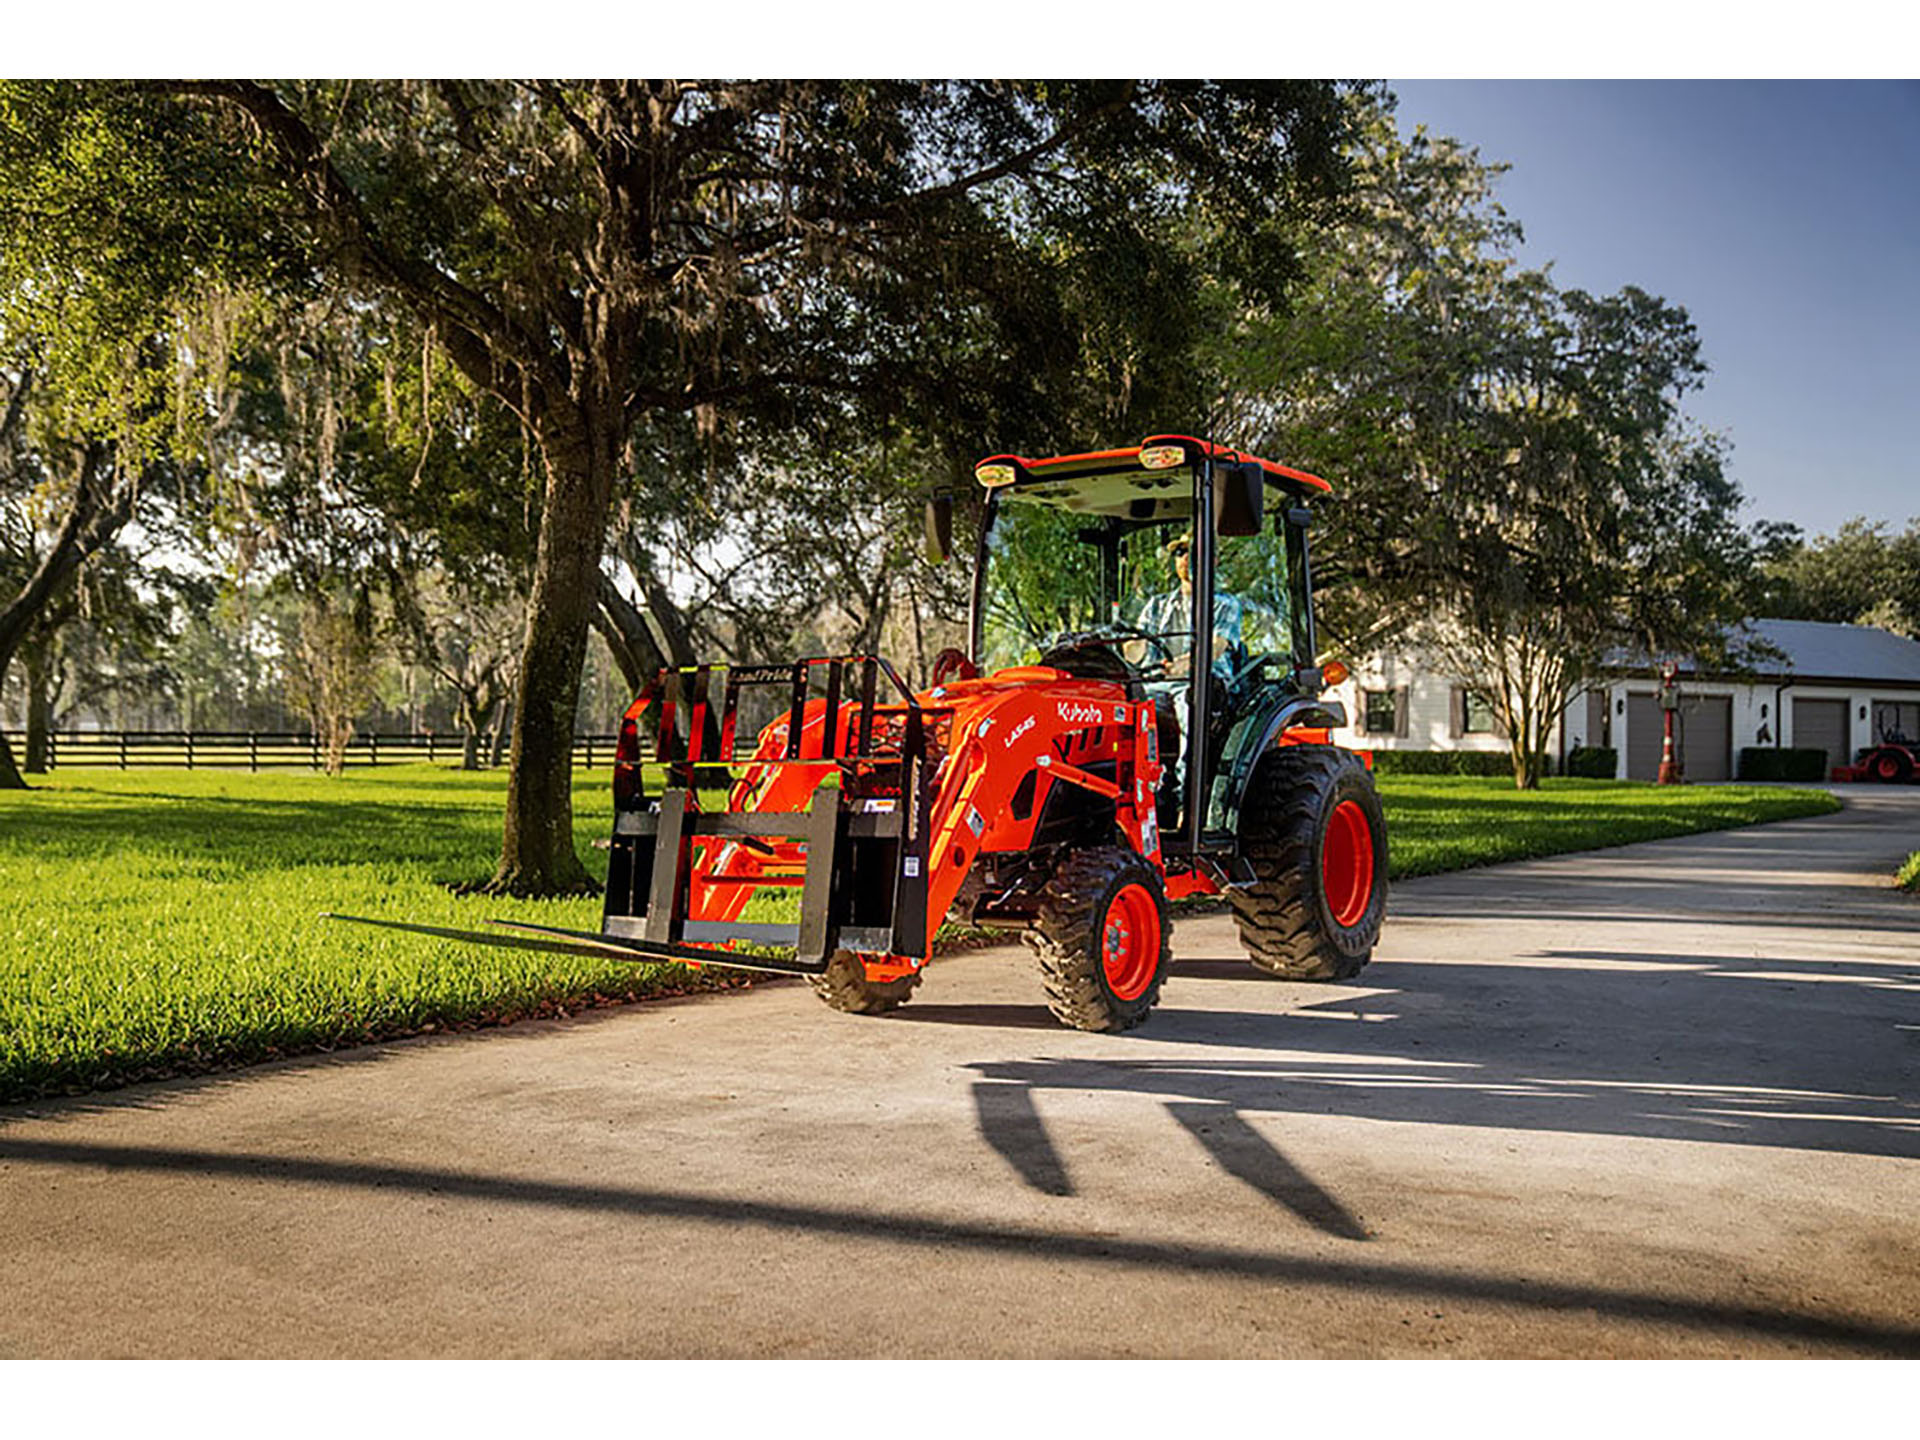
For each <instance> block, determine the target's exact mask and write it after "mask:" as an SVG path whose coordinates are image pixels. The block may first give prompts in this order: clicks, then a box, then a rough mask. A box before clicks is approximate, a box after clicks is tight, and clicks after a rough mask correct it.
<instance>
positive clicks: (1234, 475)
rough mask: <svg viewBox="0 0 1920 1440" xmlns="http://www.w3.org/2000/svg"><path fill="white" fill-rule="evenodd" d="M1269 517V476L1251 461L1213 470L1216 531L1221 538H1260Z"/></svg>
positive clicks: (1214, 522)
mask: <svg viewBox="0 0 1920 1440" xmlns="http://www.w3.org/2000/svg"><path fill="white" fill-rule="evenodd" d="M1266 516H1267V474H1266V471H1264V470H1262V469H1261V468H1260V467H1259V466H1258V465H1256V464H1254V463H1253V462H1251V461H1242V462H1241V463H1240V464H1238V465H1217V466H1215V467H1214V471H1213V529H1214V533H1215V534H1218V535H1258V534H1259V533H1260V527H1261V524H1262V523H1263V522H1264V521H1265V519H1266Z"/></svg>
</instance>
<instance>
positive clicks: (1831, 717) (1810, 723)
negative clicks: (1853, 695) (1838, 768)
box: [1793, 696, 1853, 766]
mask: <svg viewBox="0 0 1920 1440" xmlns="http://www.w3.org/2000/svg"><path fill="white" fill-rule="evenodd" d="M1793 743H1794V744H1795V745H1796V746H1804V747H1805V748H1807V749H1809V750H1812V749H1816V748H1817V749H1821V750H1824V751H1826V752H1827V764H1828V765H1829V766H1833V765H1845V764H1846V763H1847V762H1848V761H1849V760H1851V759H1852V758H1853V756H1852V754H1851V753H1850V752H1849V750H1848V748H1847V702H1846V701H1845V700H1802V699H1800V698H1799V697H1798V696H1796V697H1795V698H1794V702H1793Z"/></svg>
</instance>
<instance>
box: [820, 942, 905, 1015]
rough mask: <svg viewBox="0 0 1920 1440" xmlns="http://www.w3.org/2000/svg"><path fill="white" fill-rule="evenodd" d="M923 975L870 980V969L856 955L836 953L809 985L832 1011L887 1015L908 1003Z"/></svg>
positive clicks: (840, 951) (844, 951)
mask: <svg viewBox="0 0 1920 1440" xmlns="http://www.w3.org/2000/svg"><path fill="white" fill-rule="evenodd" d="M921 974H922V972H921V971H919V970H916V971H914V972H913V973H912V974H911V975H902V976H901V977H900V978H899V979H898V980H869V979H868V978H867V967H866V965H865V964H863V963H862V961H861V959H860V957H859V956H858V955H857V954H855V953H854V952H853V951H851V950H836V951H834V952H833V958H832V959H831V960H829V961H828V962H827V968H826V969H825V970H824V971H822V972H821V973H820V974H818V975H809V976H808V977H807V984H809V985H811V986H812V987H813V993H814V994H816V995H818V996H819V997H820V998H821V999H822V1000H824V1001H826V1002H827V1004H828V1006H830V1007H831V1008H832V1009H835V1010H840V1011H844V1012H845V1013H846V1014H848V1015H884V1014H886V1012H887V1011H889V1010H898V1009H899V1008H900V1007H901V1006H902V1005H904V1004H906V1003H907V1001H908V1000H909V999H910V998H911V997H912V995H913V992H914V991H915V989H917V988H918V987H919V984H920V976H921Z"/></svg>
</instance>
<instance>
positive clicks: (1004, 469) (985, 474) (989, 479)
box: [973, 464, 1020, 490]
mask: <svg viewBox="0 0 1920 1440" xmlns="http://www.w3.org/2000/svg"><path fill="white" fill-rule="evenodd" d="M973 478H974V479H976V480H978V481H979V482H980V483H981V484H982V485H984V486H986V487H987V488H988V489H989V490H998V489H999V488H1000V487H1001V486H1002V485H1011V484H1012V483H1013V482H1014V481H1015V480H1017V479H1019V478H1020V473H1019V472H1018V471H1017V470H1015V469H1014V468H1013V466H1011V465H997V464H987V465H976V466H974V467H973Z"/></svg>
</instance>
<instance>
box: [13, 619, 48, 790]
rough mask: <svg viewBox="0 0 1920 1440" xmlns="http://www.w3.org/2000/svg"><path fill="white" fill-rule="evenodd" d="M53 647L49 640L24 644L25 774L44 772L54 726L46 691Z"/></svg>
mask: <svg viewBox="0 0 1920 1440" xmlns="http://www.w3.org/2000/svg"><path fill="white" fill-rule="evenodd" d="M52 649H53V646H52V644H51V643H46V644H34V645H27V646H24V647H23V651H24V653H23V654H22V657H21V658H22V659H23V660H25V661H26V667H27V755H26V760H27V774H29V775H44V774H46V773H47V769H48V765H47V761H48V759H49V758H50V757H49V755H48V749H49V746H48V744H47V732H48V731H49V730H51V729H52V728H53V697H52V695H51V694H50V692H49V684H50V681H51V678H52V676H51V671H52V664H51V661H52V658H53V657H52V655H51V654H50V653H49V652H50V651H51V650H52Z"/></svg>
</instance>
